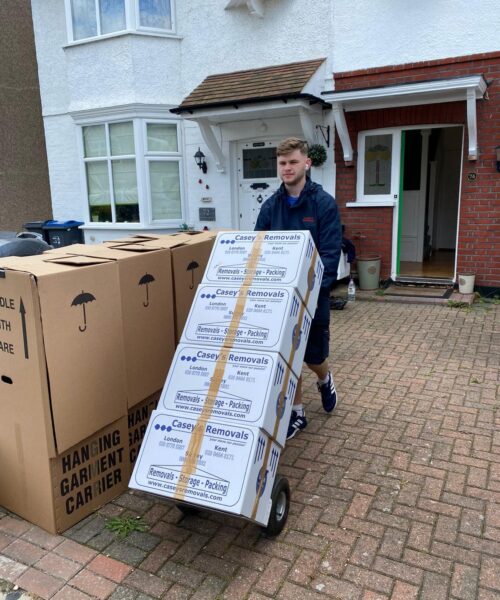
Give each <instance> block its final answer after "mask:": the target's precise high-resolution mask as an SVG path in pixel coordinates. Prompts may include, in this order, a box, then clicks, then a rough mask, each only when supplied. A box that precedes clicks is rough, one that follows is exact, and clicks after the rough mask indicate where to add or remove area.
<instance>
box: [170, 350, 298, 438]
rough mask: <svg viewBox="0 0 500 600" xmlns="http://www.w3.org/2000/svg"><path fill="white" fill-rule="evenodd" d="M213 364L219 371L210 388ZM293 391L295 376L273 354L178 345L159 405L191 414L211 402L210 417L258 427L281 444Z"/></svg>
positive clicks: (285, 430)
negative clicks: (215, 386)
mask: <svg viewBox="0 0 500 600" xmlns="http://www.w3.org/2000/svg"><path fill="white" fill-rule="evenodd" d="M216 368H219V369H220V368H223V372H222V374H221V382H220V385H219V386H218V387H217V389H214V388H213V384H212V381H213V380H214V378H215V371H216ZM296 389H297V377H296V376H295V375H294V374H293V373H292V372H291V371H290V369H289V367H288V365H287V364H286V362H285V361H284V360H283V358H282V357H281V356H280V355H279V354H277V353H275V352H254V351H249V350H229V349H227V348H216V347H215V348H214V347H210V346H201V347H200V346H191V345H188V344H180V345H179V346H178V348H177V351H176V353H175V357H174V360H173V361H172V366H171V369H170V372H169V374H168V377H167V381H166V382H165V386H164V388H163V391H162V394H161V399H160V403H159V408H160V409H161V410H163V409H165V410H167V411H174V412H175V413H176V414H179V415H181V414H183V415H185V416H186V417H191V418H196V417H199V416H200V415H201V414H202V411H203V410H204V407H205V410H206V407H207V405H210V406H211V407H212V409H211V411H210V413H209V416H210V417H211V418H214V419H217V420H218V421H229V422H231V423H234V424H240V425H250V426H252V427H258V428H262V429H264V431H266V433H267V434H268V435H269V436H271V437H272V438H274V439H275V440H276V441H277V442H278V444H280V445H281V446H284V445H285V440H286V434H287V429H288V423H289V421H290V413H291V410H292V403H293V398H294V396H295V391H296Z"/></svg>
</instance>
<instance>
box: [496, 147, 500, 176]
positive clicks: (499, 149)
mask: <svg viewBox="0 0 500 600" xmlns="http://www.w3.org/2000/svg"><path fill="white" fill-rule="evenodd" d="M495 152H496V153H497V171H498V172H499V173H500V146H497V147H496V148H495Z"/></svg>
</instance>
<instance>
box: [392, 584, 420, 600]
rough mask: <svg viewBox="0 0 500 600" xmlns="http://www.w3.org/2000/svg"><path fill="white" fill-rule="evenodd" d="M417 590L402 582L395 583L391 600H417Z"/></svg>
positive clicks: (415, 587)
mask: <svg viewBox="0 0 500 600" xmlns="http://www.w3.org/2000/svg"><path fill="white" fill-rule="evenodd" d="M418 592H419V588H418V587H417V586H415V585H410V584H409V583H405V582H404V581H396V583H395V584H394V589H393V591H392V596H391V600H417V598H418Z"/></svg>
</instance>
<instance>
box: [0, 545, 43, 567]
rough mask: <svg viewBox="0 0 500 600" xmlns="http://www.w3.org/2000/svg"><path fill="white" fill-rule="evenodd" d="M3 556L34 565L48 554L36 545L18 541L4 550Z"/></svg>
mask: <svg viewBox="0 0 500 600" xmlns="http://www.w3.org/2000/svg"><path fill="white" fill-rule="evenodd" d="M3 554H5V556H8V557H9V558H13V559H14V560H18V561H19V562H22V563H24V564H26V565H34V564H35V563H36V562H37V561H39V560H40V559H41V558H42V556H44V555H45V554H46V551H45V550H42V549H41V548H39V547H38V546H35V545H34V544H30V543H29V542H25V541H24V540H19V539H17V540H14V541H13V542H12V543H11V544H9V545H8V546H7V547H6V548H4V549H3Z"/></svg>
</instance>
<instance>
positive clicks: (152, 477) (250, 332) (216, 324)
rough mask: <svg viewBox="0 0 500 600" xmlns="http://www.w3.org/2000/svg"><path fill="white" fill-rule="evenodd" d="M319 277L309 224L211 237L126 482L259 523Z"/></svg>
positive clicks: (267, 507) (318, 261)
mask: <svg viewBox="0 0 500 600" xmlns="http://www.w3.org/2000/svg"><path fill="white" fill-rule="evenodd" d="M322 275H323V264H322V262H321V259H320V258H319V255H318V253H317V250H316V248H315V246H314V242H313V240H312V238H311V235H310V234H309V232H307V231H268V232H260V233H257V232H253V231H250V232H241V231H240V232H226V233H220V234H219V235H218V236H217V240H216V242H215V245H214V248H213V251H212V254H211V257H210V260H209V262H208V266H207V269H206V271H205V276H204V278H203V281H202V283H201V285H200V286H199V288H198V290H197V293H196V296H195V299H194V302H193V305H192V307H191V312H190V313H189V316H188V319H187V322H186V325H185V328H184V332H183V335H182V338H181V341H180V344H179V346H178V348H177V351H176V354H175V356H174V360H173V362H172V366H171V368H170V372H169V374H168V376H167V380H166V382H165V386H164V388H163V392H162V395H161V399H160V402H159V404H158V410H156V411H155V412H154V413H153V415H152V417H151V420H150V422H149V425H148V429H147V431H146V434H145V437H144V442H143V444H142V448H141V452H140V455H139V458H138V460H137V462H136V466H135V468H134V472H133V474H132V478H131V481H130V487H132V488H135V489H139V490H144V491H148V492H152V493H156V494H159V495H162V496H166V497H169V498H173V499H175V500H178V501H179V502H188V503H191V504H195V505H200V506H206V507H208V508H211V509H213V510H220V511H224V512H228V513H232V514H235V515H240V516H243V517H246V518H248V519H251V520H252V521H255V522H257V523H260V524H262V525H266V524H267V522H268V518H269V512H270V509H271V491H272V487H273V482H274V478H275V475H276V470H277V466H278V461H279V457H280V454H281V450H282V448H283V446H284V444H285V440H286V432H287V428H288V422H289V419H290V413H291V410H292V404H293V398H294V395H295V390H296V388H297V379H298V377H299V376H300V373H301V369H302V363H303V359H304V352H305V347H306V343H307V337H308V334H309V329H310V326H311V320H312V317H311V313H314V310H315V307H316V303H317V298H318V293H319V288H320V285H321V279H322Z"/></svg>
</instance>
